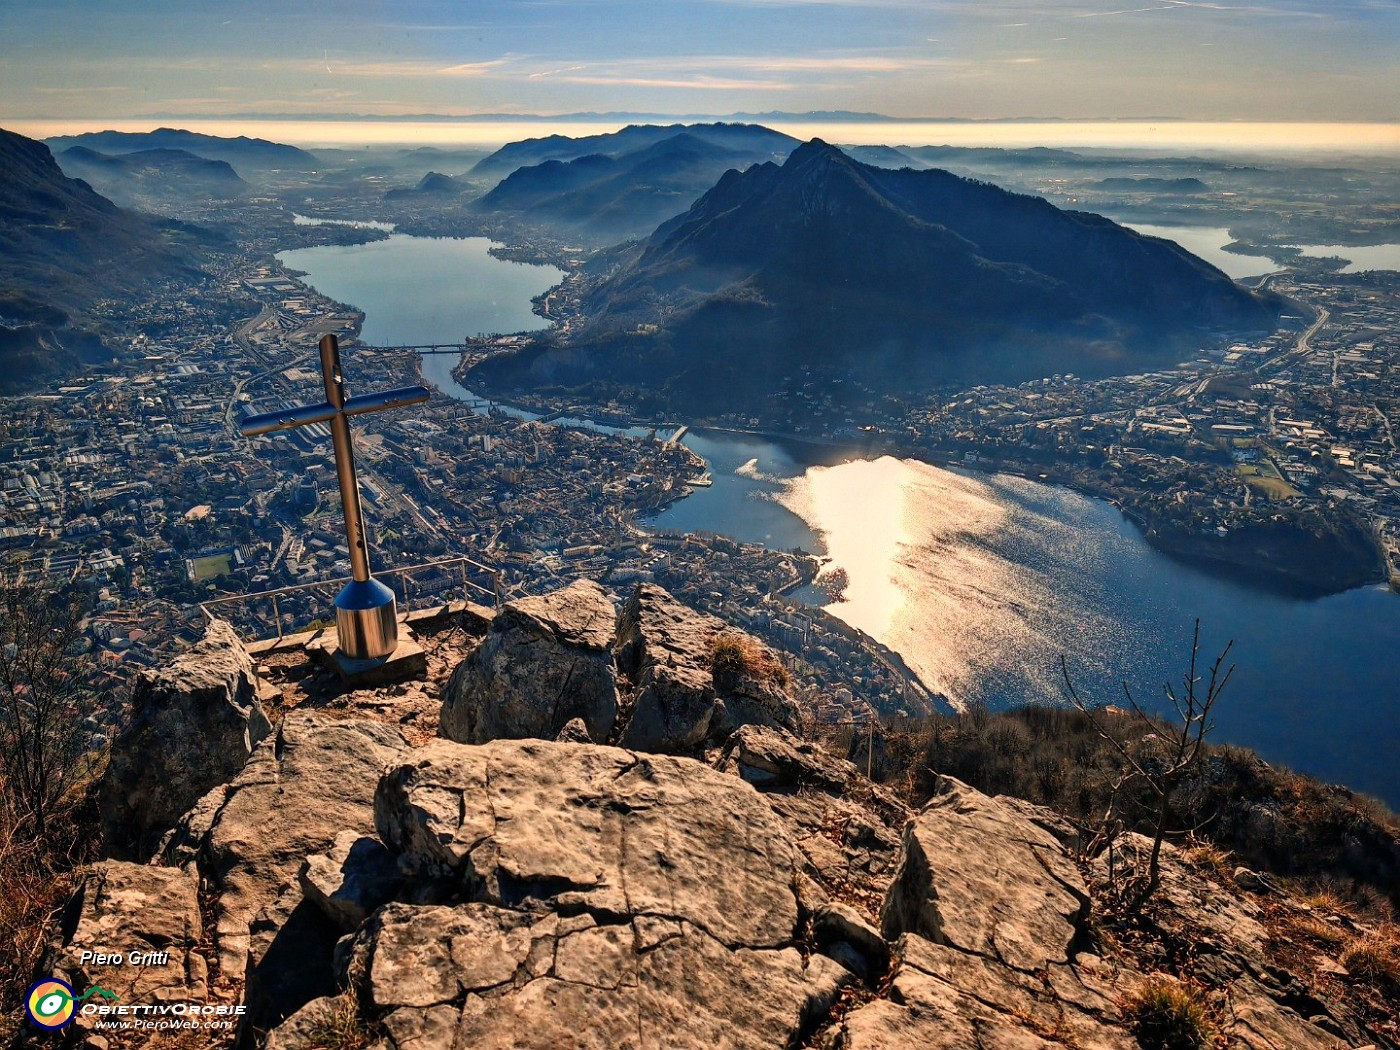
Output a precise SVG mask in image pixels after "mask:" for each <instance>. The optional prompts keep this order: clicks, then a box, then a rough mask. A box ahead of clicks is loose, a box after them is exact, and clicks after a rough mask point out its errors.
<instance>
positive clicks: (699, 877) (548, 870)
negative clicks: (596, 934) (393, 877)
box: [375, 740, 798, 948]
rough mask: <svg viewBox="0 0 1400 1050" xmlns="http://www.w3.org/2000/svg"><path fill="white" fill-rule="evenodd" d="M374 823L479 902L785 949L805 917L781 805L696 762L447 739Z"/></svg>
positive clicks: (411, 856) (398, 782)
mask: <svg viewBox="0 0 1400 1050" xmlns="http://www.w3.org/2000/svg"><path fill="white" fill-rule="evenodd" d="M375 822H376V825H377V827H378V830H379V835H380V838H381V839H382V840H383V841H384V843H385V844H386V845H388V846H389V848H390V849H392V850H394V851H396V852H397V853H398V854H399V855H400V865H401V866H402V867H404V868H406V869H407V870H409V871H411V872H413V873H415V874H418V875H427V876H433V877H443V878H446V879H449V880H451V882H453V883H454V884H456V885H458V886H460V887H461V891H462V892H463V893H464V894H466V895H468V896H469V897H471V898H472V899H473V900H476V901H485V902H490V903H492V904H496V905H500V906H503V907H510V908H525V909H527V910H531V909H538V908H544V907H546V906H547V907H549V908H551V909H554V910H565V911H571V912H580V911H587V912H590V913H593V914H595V915H615V916H635V915H646V916H653V917H658V918H667V919H672V920H676V921H685V922H688V923H691V924H692V925H694V926H696V927H698V928H700V929H702V930H704V931H706V932H707V933H709V934H710V935H711V936H712V937H714V938H716V939H717V940H718V941H720V942H721V943H722V944H725V945H728V946H731V947H769V948H771V947H775V946H777V945H780V944H783V943H785V942H787V941H789V940H791V939H792V936H793V931H794V928H795V927H796V925H797V917H798V902H797V897H796V894H795V893H794V891H793V879H794V872H795V864H796V860H795V856H796V855H795V851H794V849H793V846H792V843H791V842H790V841H789V839H788V836H787V835H786V833H785V832H784V830H783V827H782V825H781V824H780V823H779V821H778V820H777V819H776V818H775V817H774V815H773V811H772V810H771V809H770V808H769V807H768V805H767V804H766V803H765V802H764V801H763V799H762V798H761V797H760V796H759V795H758V793H757V792H755V791H753V790H752V789H751V788H749V787H748V786H747V785H745V784H743V783H742V782H741V781H739V780H737V779H736V778H735V777H731V776H726V775H724V774H722V773H718V772H716V771H714V770H712V769H709V768H708V767H706V766H704V765H701V764H700V763H698V762H695V761H692V760H690V759H684V758H677V757H673V756H669V755H639V754H635V753H633V752H629V751H624V750H622V749H620V748H612V747H598V746H591V745H586V744H564V743H554V742H545V741H505V740H498V741H493V742H492V743H490V744H485V745H482V746H480V747H462V746H459V745H456V744H452V743H450V742H447V741H436V742H434V743H432V744H430V745H428V746H427V747H425V748H422V749H421V750H419V751H416V752H415V753H414V754H413V756H412V761H411V762H409V763H405V764H402V765H399V766H397V767H396V768H394V769H392V770H390V771H389V772H388V773H387V774H386V775H385V777H384V780H383V781H382V782H381V784H380V786H379V791H378V792H377V794H376V797H375Z"/></svg>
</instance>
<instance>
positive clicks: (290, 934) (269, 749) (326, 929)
mask: <svg viewBox="0 0 1400 1050" xmlns="http://www.w3.org/2000/svg"><path fill="white" fill-rule="evenodd" d="M408 750H409V749H408V743H407V741H406V740H405V739H404V737H403V735H402V734H401V733H400V732H399V731H398V730H397V729H394V728H391V727H389V726H386V725H384V724H383V723H381V722H367V721H353V720H348V719H336V718H332V717H330V716H328V715H325V714H321V713H318V712H310V711H302V710H297V711H292V712H291V713H290V714H288V715H287V717H286V718H285V719H284V720H283V721H282V723H281V724H280V725H279V726H278V728H277V733H276V735H275V736H274V737H271V738H269V739H267V740H265V741H263V743H262V744H261V745H260V746H259V747H258V749H257V750H256V751H254V753H253V755H252V756H251V757H250V758H249V760H248V764H247V766H246V767H245V768H244V769H243V771H242V772H241V773H240V774H239V775H238V776H237V777H235V778H234V780H233V782H232V783H231V784H229V786H228V791H227V793H226V797H225V799H224V801H223V804H222V805H221V806H220V807H219V808H218V811H217V813H216V814H215V815H214V816H213V818H212V820H209V819H208V815H207V814H205V813H203V812H202V811H201V810H198V809H197V810H196V811H194V812H192V814H191V817H192V818H194V817H196V816H197V817H199V819H201V820H203V821H207V823H208V831H207V832H206V833H205V834H204V836H203V838H202V840H200V841H199V842H198V853H199V857H200V867H201V869H202V870H203V871H204V873H205V875H206V876H207V877H208V879H209V880H210V882H211V883H212V885H213V887H214V889H215V890H217V892H218V901H217V903H216V905H215V908H214V919H215V931H214V932H215V946H216V948H217V950H218V957H219V965H220V969H221V971H222V972H223V973H224V974H226V975H230V976H233V977H243V976H245V974H246V975H248V980H249V983H250V986H251V984H252V983H253V982H254V977H253V975H252V972H251V971H252V970H253V969H256V968H257V967H258V966H259V965H260V963H261V962H262V961H263V958H264V957H265V956H266V955H267V954H268V953H269V952H275V953H277V954H278V955H279V956H281V957H284V958H285V957H290V958H296V957H297V956H298V955H302V956H304V955H307V954H310V953H313V952H315V951H321V950H322V949H325V951H326V952H327V953H328V952H329V949H328V948H325V946H324V945H322V944H321V943H320V941H322V940H324V939H325V938H326V937H329V939H330V941H331V944H332V945H333V943H334V940H335V937H336V936H337V935H338V934H337V933H336V930H335V927H334V926H332V925H331V924H330V922H329V921H328V920H323V919H321V918H320V916H321V912H320V908H319V907H317V905H315V904H313V903H311V902H309V901H307V902H303V901H302V893H301V888H300V886H299V884H298V875H299V873H300V870H301V868H302V866H303V863H304V861H305V860H306V858H307V857H308V856H310V855H313V854H325V853H327V852H328V851H329V850H331V849H332V848H333V845H334V843H335V842H336V839H337V836H339V835H340V834H341V833H342V832H346V831H348V832H352V833H354V834H355V835H356V836H357V837H358V836H363V835H369V834H372V833H373V831H374V787H375V785H376V784H377V783H378V781H379V776H380V774H381V773H382V772H383V771H384V769H385V767H386V766H388V765H390V764H391V763H393V762H396V761H400V760H402V758H403V756H404V755H405V754H406V753H407V752H408ZM188 838H189V836H186V839H188ZM289 888H290V893H291V897H290V899H287V900H282V903H281V905H280V906H278V907H276V908H273V909H272V911H270V912H269V911H267V909H269V908H270V907H272V906H273V905H277V904H278V902H279V899H281V898H282V897H283V894H284V890H288V889H289ZM303 906H304V908H305V909H307V910H306V911H302V910H301V909H302V908H303ZM264 912H267V914H266V915H264V914H263V913H264ZM312 913H314V915H313V914H312ZM293 914H297V915H298V923H297V924H296V925H295V926H293V927H292V928H291V929H290V930H286V931H284V930H283V925H284V924H285V923H286V921H287V919H288V918H289V917H291V916H292V915H293ZM260 915H262V916H263V918H262V919H261V920H260V921H258V920H259V916H260ZM255 921H258V930H257V933H256V938H255V937H254V930H253V925H254V922H255ZM308 930H309V931H312V932H313V933H315V935H316V937H317V938H318V940H317V943H316V944H315V945H312V944H311V943H310V942H309V941H306V942H305V943H302V944H294V943H292V942H294V941H297V939H298V938H299V937H303V933H301V932H299V931H308ZM255 939H256V941H257V946H258V947H257V951H254V952H253V953H252V958H251V959H250V957H249V955H250V948H251V947H252V946H253V942H254V940H255ZM296 1005H297V1006H299V1005H301V1004H300V1003H298V1004H296Z"/></svg>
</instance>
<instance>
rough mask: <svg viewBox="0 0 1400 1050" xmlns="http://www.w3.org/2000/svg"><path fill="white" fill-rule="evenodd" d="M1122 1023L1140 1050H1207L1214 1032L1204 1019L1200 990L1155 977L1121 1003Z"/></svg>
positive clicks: (1172, 979)
mask: <svg viewBox="0 0 1400 1050" xmlns="http://www.w3.org/2000/svg"><path fill="white" fill-rule="evenodd" d="M1122 1011H1123V1019H1124V1021H1125V1022H1126V1024H1127V1027H1128V1030H1129V1031H1130V1032H1132V1033H1133V1035H1135V1036H1137V1040H1138V1044H1139V1045H1140V1046H1142V1047H1143V1050H1206V1048H1208V1047H1211V1046H1214V1045H1215V1039H1216V1028H1215V1025H1214V1024H1212V1023H1211V1021H1210V1018H1209V1017H1208V1016H1207V1011H1206V1003H1205V998H1204V996H1203V995H1202V994H1201V990H1200V989H1199V988H1196V987H1195V986H1193V985H1191V984H1190V983H1187V982H1184V981H1179V980H1177V979H1175V978H1173V977H1168V976H1166V975H1163V974H1154V975H1153V976H1151V977H1149V978H1148V979H1147V980H1146V981H1144V982H1143V983H1142V985H1141V986H1140V987H1138V988H1135V989H1134V990H1133V991H1131V992H1130V993H1129V994H1128V995H1127V996H1126V997H1125V998H1124V1000H1123V1004H1122Z"/></svg>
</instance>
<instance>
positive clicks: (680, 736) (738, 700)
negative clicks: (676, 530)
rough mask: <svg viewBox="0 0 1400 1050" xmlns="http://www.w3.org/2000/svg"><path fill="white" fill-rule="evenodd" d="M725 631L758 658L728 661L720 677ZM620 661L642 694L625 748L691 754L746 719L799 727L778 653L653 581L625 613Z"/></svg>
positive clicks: (638, 695)
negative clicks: (718, 656) (719, 648)
mask: <svg viewBox="0 0 1400 1050" xmlns="http://www.w3.org/2000/svg"><path fill="white" fill-rule="evenodd" d="M722 636H726V637H730V638H733V639H734V640H735V641H736V643H737V644H739V645H742V647H743V648H744V649H745V650H746V651H747V652H749V653H751V654H752V656H753V658H752V660H750V661H747V662H746V661H742V660H739V661H735V662H734V663H732V664H724V663H722V664H721V669H720V673H719V675H718V677H717V676H716V669H715V663H716V661H715V645H716V641H717V640H718V639H720V638H721V637H722ZM746 663H747V664H751V665H752V666H751V667H746ZM617 666H618V669H619V670H620V671H622V672H623V673H624V674H626V675H627V676H628V677H629V678H630V679H631V681H632V683H633V685H634V687H635V688H636V691H637V692H636V702H635V704H634V705H633V709H632V715H631V720H630V721H629V722H628V724H627V727H626V729H625V730H624V731H623V734H622V738H621V743H622V745H623V746H624V747H628V748H632V749H635V750H639V751H652V752H661V753H672V752H686V751H693V750H695V749H697V748H699V747H700V746H702V745H703V744H705V743H706V742H708V741H711V740H722V739H724V737H726V736H727V735H728V734H729V733H730V732H732V731H733V730H734V729H735V728H736V727H737V726H739V725H742V724H748V723H754V724H758V725H771V726H782V727H784V728H787V729H792V728H794V727H795V726H796V725H797V707H796V705H795V704H794V703H793V701H792V699H791V698H790V697H789V696H788V695H787V693H786V692H785V691H784V690H783V689H782V687H781V685H780V684H779V682H778V681H777V679H776V677H775V676H776V675H777V674H779V673H780V672H779V671H778V669H779V668H780V667H781V664H780V663H779V662H778V659H777V657H776V656H775V655H774V654H773V653H772V651H771V650H769V649H768V648H767V647H766V646H764V645H763V643H761V642H759V641H757V640H756V639H753V638H750V637H749V636H748V635H741V634H739V633H738V632H736V631H733V630H732V629H731V628H729V627H728V626H727V625H726V624H725V623H724V621H722V620H718V619H716V618H715V617H713V616H709V615H706V614H705V613H700V612H696V611H695V610H694V609H691V608H689V607H688V606H685V605H682V604H681V603H680V602H678V601H676V599H675V598H673V597H671V595H670V594H668V593H667V592H666V591H664V590H663V589H662V588H660V587H657V586H655V585H654V584H649V583H644V584H642V585H641V586H640V587H638V588H637V590H636V592H635V593H634V594H633V595H632V597H631V598H630V599H629V600H628V601H627V604H626V605H625V606H624V607H623V610H622V614H621V616H620V617H619V618H618V624H617Z"/></svg>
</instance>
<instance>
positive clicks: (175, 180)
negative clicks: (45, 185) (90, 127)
mask: <svg viewBox="0 0 1400 1050" xmlns="http://www.w3.org/2000/svg"><path fill="white" fill-rule="evenodd" d="M57 160H58V163H59V165H60V166H61V167H62V168H63V171H64V174H66V175H70V176H72V177H73V178H81V179H85V180H86V181H87V182H88V183H89V184H91V185H92V187H93V188H94V189H95V190H97V192H99V193H101V194H102V195H103V196H104V197H107V198H109V199H110V200H112V201H114V202H116V203H118V204H121V205H125V206H127V207H138V208H140V207H147V206H148V205H150V204H151V203H152V202H156V201H160V200H162V199H164V198H169V197H175V198H190V197H199V198H206V199H215V200H224V199H231V198H235V197H241V196H242V195H243V194H244V193H246V192H247V190H248V184H247V183H246V182H244V181H243V180H242V179H241V178H240V177H239V175H238V172H236V171H234V170H233V167H232V165H230V164H229V163H228V162H227V161H223V160H209V159H208V158H206V157H198V156H196V155H195V154H193V153H189V152H186V151H185V150H179V149H148V150H138V151H137V152H135V153H127V154H123V155H120V156H110V155H108V154H106V153H99V152H97V151H96V150H92V149H89V148H88V147H86V146H73V147H71V148H69V149H66V150H64V151H63V152H62V153H60V154H58V157H57Z"/></svg>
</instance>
